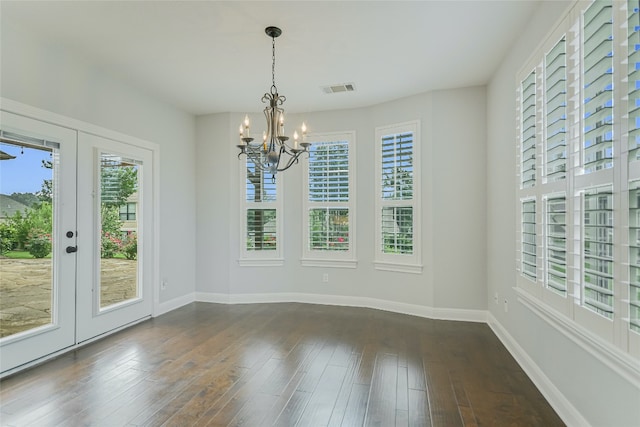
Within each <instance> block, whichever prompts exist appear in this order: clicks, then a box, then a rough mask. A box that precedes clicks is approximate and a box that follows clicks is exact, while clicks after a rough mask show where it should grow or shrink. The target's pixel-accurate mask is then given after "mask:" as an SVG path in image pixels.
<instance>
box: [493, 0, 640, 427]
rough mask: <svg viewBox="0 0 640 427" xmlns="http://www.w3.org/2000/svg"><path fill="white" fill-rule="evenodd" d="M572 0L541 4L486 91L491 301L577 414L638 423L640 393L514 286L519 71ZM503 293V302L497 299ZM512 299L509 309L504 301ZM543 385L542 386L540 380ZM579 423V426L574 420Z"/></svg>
mask: <svg viewBox="0 0 640 427" xmlns="http://www.w3.org/2000/svg"><path fill="white" fill-rule="evenodd" d="M569 5H570V3H567V2H543V3H542V4H541V6H540V7H539V9H538V10H537V13H536V15H535V17H534V19H532V20H531V21H530V23H529V25H528V27H527V28H523V32H522V36H521V37H520V39H519V40H517V41H516V43H515V44H514V46H513V48H512V49H511V51H510V54H509V55H508V56H507V57H506V58H505V60H504V62H503V63H502V65H501V66H500V67H499V69H498V70H497V72H496V73H495V75H494V77H493V79H492V81H491V83H490V84H489V86H488V89H487V112H488V120H487V128H488V137H487V143H488V145H487V231H488V232H487V237H488V242H487V253H488V264H487V283H488V295H487V297H488V301H487V304H488V307H489V310H490V312H491V315H492V316H493V317H495V319H497V321H498V322H499V325H500V326H499V327H500V328H503V329H504V330H505V331H506V332H507V333H508V335H510V336H511V337H512V338H513V339H514V340H515V343H514V346H516V347H517V346H519V347H520V348H521V350H522V351H523V352H524V353H526V356H525V357H528V358H529V362H532V364H534V365H535V366H536V367H537V369H539V370H540V373H541V374H542V375H544V376H546V378H547V379H548V381H549V382H550V383H548V384H547V386H548V389H549V390H551V391H552V392H556V393H558V394H557V396H559V397H560V398H561V399H562V398H563V399H566V400H567V401H568V402H570V403H571V405H572V406H573V408H572V410H573V414H569V415H573V416H572V419H574V420H580V419H582V421H581V422H580V425H583V424H582V423H583V422H584V423H588V424H590V425H594V426H608V427H620V426H637V425H640V410H639V409H638V404H639V403H640V391H639V390H638V389H637V388H635V387H634V386H633V385H632V384H631V383H630V382H629V381H627V380H626V379H625V378H623V377H622V376H621V375H620V374H618V373H617V372H614V371H613V370H612V369H610V368H609V367H607V366H606V365H605V364H603V363H601V362H600V361H598V360H597V359H596V357H594V356H593V355H591V354H589V353H588V352H587V351H586V350H585V349H583V348H582V347H580V346H579V345H577V344H576V343H574V342H573V341H571V340H570V339H568V338H567V336H565V335H563V334H562V333H560V332H558V330H557V329H555V328H553V327H551V326H550V325H549V324H548V323H547V322H545V321H543V320H541V319H540V318H539V317H538V316H537V315H535V314H534V313H533V312H532V311H530V310H529V309H528V308H527V307H525V306H524V305H523V304H522V303H521V302H519V301H518V300H517V297H516V294H515V292H514V290H513V287H514V286H515V284H516V270H515V253H516V248H515V242H516V235H515V230H516V229H515V222H516V206H517V200H516V186H517V182H516V175H515V173H516V169H515V164H516V160H515V159H516V157H515V154H516V153H515V149H516V142H517V135H516V127H515V118H516V89H517V87H516V73H517V71H518V70H519V69H520V68H521V67H522V66H523V64H524V63H525V62H526V60H527V59H528V57H529V55H530V54H531V52H533V51H534V50H535V48H536V47H538V44H539V43H540V42H541V41H542V40H544V39H545V36H546V34H547V33H548V32H549V31H550V30H551V29H553V28H554V24H555V23H556V22H557V20H558V19H559V18H560V17H562V16H563V15H564V12H565V11H566V10H567V7H568V6H569ZM496 293H497V294H498V295H499V304H498V305H496V304H495V303H494V301H493V298H494V295H495V294H496ZM505 299H506V300H507V301H508V303H509V307H508V312H505V310H504V309H503V301H504V300H505ZM538 385H539V386H540V384H538ZM576 425H577V424H576Z"/></svg>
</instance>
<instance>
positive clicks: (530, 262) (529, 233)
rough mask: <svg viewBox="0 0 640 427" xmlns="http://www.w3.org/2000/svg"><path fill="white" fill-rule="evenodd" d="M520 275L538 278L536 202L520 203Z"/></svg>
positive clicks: (533, 278)
mask: <svg viewBox="0 0 640 427" xmlns="http://www.w3.org/2000/svg"><path fill="white" fill-rule="evenodd" d="M521 266H522V274H523V275H524V276H525V277H528V278H529V279H532V280H536V278H537V277H538V260H537V247H536V202H535V200H527V201H526V202H522V263H521Z"/></svg>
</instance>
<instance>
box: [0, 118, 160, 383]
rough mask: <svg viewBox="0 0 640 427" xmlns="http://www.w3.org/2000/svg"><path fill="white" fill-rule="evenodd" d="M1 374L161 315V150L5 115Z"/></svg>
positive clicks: (0, 167)
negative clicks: (157, 184) (157, 209)
mask: <svg viewBox="0 0 640 427" xmlns="http://www.w3.org/2000/svg"><path fill="white" fill-rule="evenodd" d="M0 159H2V160H0V238H1V239H2V240H1V244H2V245H1V248H0V249H1V251H0V376H1V375H3V373H4V374H6V373H9V372H12V371H13V370H15V369H16V368H19V367H20V366H21V365H25V364H28V363H30V362H33V361H36V360H38V359H40V358H42V357H45V356H47V355H50V354H54V353H57V352H59V351H62V350H64V349H66V348H69V347H72V346H74V345H76V344H79V343H82V342H83V341H87V340H90V339H92V338H95V337H98V336H100V335H101V334H104V333H107V332H109V331H112V330H114V329H118V328H121V327H123V326H126V325H127V324H129V323H132V322H136V321H139V320H141V319H144V318H146V317H149V316H150V315H151V312H152V301H153V297H152V282H153V267H152V265H153V254H154V250H153V244H154V239H153V237H154V236H153V230H154V226H153V222H154V216H153V211H152V209H151V206H152V205H153V201H152V197H153V191H152V177H153V173H152V166H153V165H152V159H153V156H152V151H151V150H148V149H145V148H139V147H136V146H132V145H128V144H123V143H120V142H116V141H113V140H109V139H106V138H101V137H97V136H94V135H90V134H87V133H84V132H81V131H76V130H73V129H68V128H65V127H60V126H56V125H53V124H49V123H45V122H41V121H38V120H34V119H30V118H27V117H23V116H20V115H16V114H13V113H8V112H4V111H0Z"/></svg>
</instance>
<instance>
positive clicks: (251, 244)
mask: <svg viewBox="0 0 640 427" xmlns="http://www.w3.org/2000/svg"><path fill="white" fill-rule="evenodd" d="M245 176H246V181H245V207H246V236H245V249H246V250H247V251H265V250H266V251H275V250H276V249H277V246H278V242H277V240H278V239H277V222H276V219H277V210H276V209H275V208H273V207H271V206H270V204H271V203H273V202H275V201H276V183H275V182H274V180H273V179H272V178H271V174H270V173H268V171H267V172H261V171H260V169H258V168H257V167H256V165H255V164H254V163H253V162H252V161H251V160H250V159H248V158H247V161H246V173H245Z"/></svg>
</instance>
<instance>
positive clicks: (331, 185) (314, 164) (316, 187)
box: [309, 141, 349, 202]
mask: <svg viewBox="0 0 640 427" xmlns="http://www.w3.org/2000/svg"><path fill="white" fill-rule="evenodd" d="M309 201H312V202H336V201H339V202H346V201H349V144H348V142H347V141H339V142H328V143H327V142H325V143H323V142H314V143H312V144H311V147H310V148H309Z"/></svg>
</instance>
